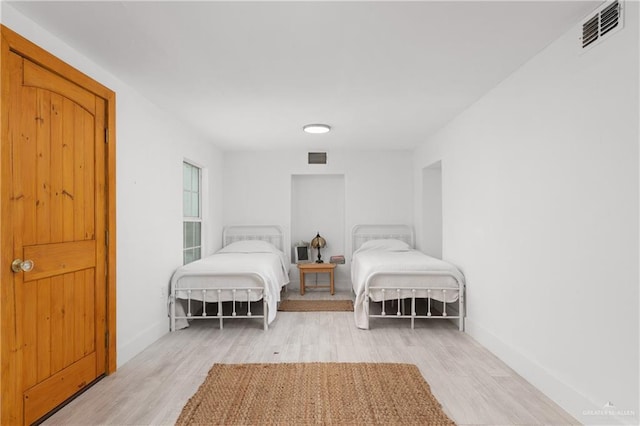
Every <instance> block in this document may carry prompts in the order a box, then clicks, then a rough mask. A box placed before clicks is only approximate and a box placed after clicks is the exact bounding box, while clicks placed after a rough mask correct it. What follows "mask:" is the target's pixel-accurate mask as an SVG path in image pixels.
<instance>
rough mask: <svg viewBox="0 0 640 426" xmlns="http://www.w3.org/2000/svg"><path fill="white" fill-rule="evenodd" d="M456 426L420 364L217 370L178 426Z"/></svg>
mask: <svg viewBox="0 0 640 426" xmlns="http://www.w3.org/2000/svg"><path fill="white" fill-rule="evenodd" d="M311 424H325V425H455V423H454V422H452V421H451V420H450V419H449V418H448V417H447V415H446V414H445V413H444V412H443V411H442V408H441V406H440V404H439V403H438V401H437V400H436V399H435V397H434V396H433V395H432V394H431V390H430V389H429V385H428V384H427V382H425V380H424V379H423V378H422V375H421V374H420V371H419V370H418V368H417V367H416V366H415V365H410V364H369V363H308V364H304V363H303V364H215V365H214V366H213V367H212V368H211V370H210V371H209V374H208V376H207V378H206V379H205V381H204V383H203V384H202V385H201V386H200V388H199V389H198V391H197V392H196V394H195V395H194V396H193V397H192V398H191V399H190V400H189V402H187V405H185V407H184V408H183V409H182V413H181V414H180V417H179V418H178V421H177V422H176V425H311Z"/></svg>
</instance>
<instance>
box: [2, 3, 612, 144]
mask: <svg viewBox="0 0 640 426" xmlns="http://www.w3.org/2000/svg"><path fill="white" fill-rule="evenodd" d="M8 3H10V4H11V5H12V6H13V7H14V8H16V9H17V10H18V11H20V12H21V13H23V14H24V15H26V16H27V17H29V18H31V19H32V20H34V21H35V22H37V23H39V24H40V25H41V26H42V27H44V28H46V29H47V30H48V31H50V32H51V33H53V34H54V35H56V36H58V37H59V38H61V39H62V40H64V41H65V42H66V43H68V44H69V45H71V46H72V47H74V48H75V49H77V50H78V51H80V52H82V53H83V54H84V55H86V56H87V57H89V58H90V59H92V60H93V61H94V62H96V63H97V64H99V65H101V66H102V67H104V68H105V69H107V70H108V71H110V72H111V73H113V74H114V75H116V76H118V77H119V78H120V79H121V80H122V81H124V82H125V83H127V84H129V85H130V86H132V87H134V88H135V89H136V90H138V91H139V92H140V93H141V94H143V95H144V96H145V97H147V98H148V99H150V100H151V101H153V102H154V103H156V104H157V105H159V106H161V107H162V108H164V109H166V110H168V111H171V112H172V113H173V114H175V115H176V116H179V117H180V118H181V119H182V120H183V121H185V122H187V123H189V124H190V125H192V126H195V127H196V128H198V129H199V130H200V131H202V132H204V133H205V134H207V135H209V137H210V138H211V140H212V141H213V142H214V143H216V144H217V145H218V146H220V147H221V148H223V149H225V150H248V149H251V150H255V149H257V150H262V149H292V148H301V149H326V150H331V149H411V148H413V147H415V146H416V145H417V144H419V143H420V142H422V141H424V140H425V138H426V137H427V136H428V135H430V134H431V133H433V132H434V131H436V130H437V129H438V128H440V127H441V126H442V125H444V124H445V123H447V122H448V121H449V120H451V119H452V118H453V117H455V116H456V115H458V114H459V113H460V112H461V111H463V110H464V109H465V108H467V107H468V106H469V105H470V104H472V103H473V102H474V101H476V100H477V99H478V98H480V97H481V96H482V95H483V94H485V93H486V92H487V91H489V90H490V89H491V88H492V87H494V86H496V84H498V83H499V82H500V81H502V80H504V79H505V78H506V77H507V76H508V75H509V74H511V73H512V72H513V71H514V70H516V69H517V68H518V67H519V66H520V65H522V64H523V63H525V62H526V61H527V60H528V59H530V58H531V57H532V56H534V55H535V54H536V53H537V52H539V51H540V50H542V49H544V48H545V47H546V46H547V45H549V44H550V43H551V42H552V41H553V40H555V39H557V38H558V37H559V36H561V35H562V34H564V33H565V32H567V31H568V30H570V29H572V28H575V26H576V24H577V23H578V22H579V21H580V19H582V18H583V17H584V16H585V15H586V14H588V13H589V12H591V11H593V10H594V9H595V8H596V7H597V6H598V4H599V3H600V2H580V1H566V2H555V1H536V2H523V1H511V2H506V1H498V2H480V1H470V2H461V1H456V2H362V1H360V2H266V1H261V2H164V1H163V2H155V1H145V2H126V1H117V2H77V1H74V2H55V1H45V2H32V1H27V2H12V1H9V2H8ZM576 38H577V34H576ZM315 122H321V123H327V124H329V125H331V126H332V127H333V131H332V132H331V133H329V134H325V135H308V134H305V133H303V132H302V126H303V125H304V124H308V123H315Z"/></svg>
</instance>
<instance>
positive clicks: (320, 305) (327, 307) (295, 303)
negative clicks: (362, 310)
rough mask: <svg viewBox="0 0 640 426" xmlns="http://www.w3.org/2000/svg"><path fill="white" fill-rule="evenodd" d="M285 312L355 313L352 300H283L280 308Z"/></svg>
mask: <svg viewBox="0 0 640 426" xmlns="http://www.w3.org/2000/svg"><path fill="white" fill-rule="evenodd" d="M278 310H279V311H283V312H336V311H353V302H352V301H351V300H289V299H287V300H283V301H282V302H280V306H278Z"/></svg>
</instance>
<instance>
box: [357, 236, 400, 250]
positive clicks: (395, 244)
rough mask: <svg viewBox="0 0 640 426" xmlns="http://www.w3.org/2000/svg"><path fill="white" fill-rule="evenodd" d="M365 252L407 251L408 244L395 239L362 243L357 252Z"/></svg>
mask: <svg viewBox="0 0 640 426" xmlns="http://www.w3.org/2000/svg"><path fill="white" fill-rule="evenodd" d="M365 250H385V251H409V250H411V247H410V246H409V244H407V243H405V242H404V241H401V240H396V239H392V238H389V239H382V240H369V241H366V242H364V243H363V244H362V245H361V246H360V248H359V249H358V251H365Z"/></svg>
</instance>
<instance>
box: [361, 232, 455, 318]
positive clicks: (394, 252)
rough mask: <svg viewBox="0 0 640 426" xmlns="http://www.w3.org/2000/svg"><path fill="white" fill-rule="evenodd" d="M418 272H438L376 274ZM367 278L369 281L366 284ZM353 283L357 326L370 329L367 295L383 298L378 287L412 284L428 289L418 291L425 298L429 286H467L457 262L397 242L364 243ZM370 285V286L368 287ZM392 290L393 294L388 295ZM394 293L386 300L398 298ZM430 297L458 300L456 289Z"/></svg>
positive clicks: (436, 292)
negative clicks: (430, 274) (424, 272)
mask: <svg viewBox="0 0 640 426" xmlns="http://www.w3.org/2000/svg"><path fill="white" fill-rule="evenodd" d="M416 271H430V272H434V273H437V275H434V276H427V277H425V276H415V275H413V276H412V275H410V274H408V275H404V276H403V275H387V276H386V277H384V276H382V275H377V277H372V275H374V274H376V273H387V272H388V273H392V274H397V273H403V272H407V273H410V272H416ZM367 281H369V282H368V283H367ZM351 282H352V285H353V291H354V293H355V295H356V300H355V304H354V315H355V322H356V326H357V327H358V328H364V329H368V328H369V317H368V314H369V312H368V309H369V306H368V304H367V303H365V294H366V293H367V291H368V292H369V293H370V294H369V297H370V298H371V300H374V301H380V300H382V295H381V292H380V291H378V292H376V291H375V286H376V285H378V286H384V287H410V288H420V289H425V290H424V291H422V292H417V293H416V296H417V297H426V289H428V288H430V287H431V288H434V287H437V288H451V289H454V290H456V289H459V288H461V287H462V286H463V285H464V276H463V275H462V273H461V272H460V270H459V269H458V268H456V267H455V266H454V265H452V264H450V263H448V262H445V261H442V260H440V259H436V258H433V257H430V256H427V255H426V254H424V253H422V252H419V251H417V250H412V249H410V248H409V247H408V246H407V247H406V248H404V247H399V246H398V245H396V244H391V245H388V244H374V245H367V244H366V243H365V244H363V246H362V247H361V248H359V249H358V250H356V251H355V252H354V254H353V260H352V264H351ZM367 285H368V286H369V287H367ZM389 293H391V294H389ZM410 296H411V292H410V291H407V292H403V293H402V297H410ZM396 297H397V296H396V293H395V292H388V293H387V295H386V296H385V299H387V300H388V299H394V298H396ZM431 297H432V298H433V299H436V300H440V301H444V302H447V303H451V302H455V301H456V300H458V297H459V294H458V292H457V291H451V292H447V293H446V294H444V293H442V292H441V291H432V292H431Z"/></svg>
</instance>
